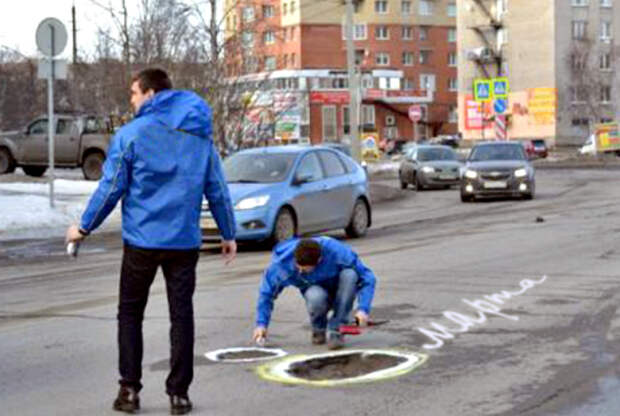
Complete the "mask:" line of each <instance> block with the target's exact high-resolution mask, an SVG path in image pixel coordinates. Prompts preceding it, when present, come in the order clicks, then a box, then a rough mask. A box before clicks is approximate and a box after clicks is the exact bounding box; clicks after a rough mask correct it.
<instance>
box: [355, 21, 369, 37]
mask: <svg viewBox="0 0 620 416" xmlns="http://www.w3.org/2000/svg"><path fill="white" fill-rule="evenodd" d="M367 37H368V31H367V27H366V23H357V24H355V26H354V27H353V39H355V40H364V39H366V38H367Z"/></svg>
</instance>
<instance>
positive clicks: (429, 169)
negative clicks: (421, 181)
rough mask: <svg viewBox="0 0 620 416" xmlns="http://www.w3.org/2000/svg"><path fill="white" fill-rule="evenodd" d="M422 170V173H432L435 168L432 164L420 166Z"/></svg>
mask: <svg viewBox="0 0 620 416" xmlns="http://www.w3.org/2000/svg"><path fill="white" fill-rule="evenodd" d="M422 172H424V173H433V172H435V168H433V167H432V166H424V167H423V168H422Z"/></svg>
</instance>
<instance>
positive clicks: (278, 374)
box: [256, 350, 428, 387]
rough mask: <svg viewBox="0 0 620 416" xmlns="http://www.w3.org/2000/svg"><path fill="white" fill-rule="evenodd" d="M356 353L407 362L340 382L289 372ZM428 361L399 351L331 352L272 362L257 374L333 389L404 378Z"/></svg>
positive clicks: (267, 378) (266, 378) (258, 369)
mask: <svg viewBox="0 0 620 416" xmlns="http://www.w3.org/2000/svg"><path fill="white" fill-rule="evenodd" d="M356 353H357V354H383V355H391V356H394V357H399V358H405V359H406V361H405V362H403V363H401V364H398V365H396V366H393V367H388V368H385V369H383V370H379V371H373V372H372V373H368V374H364V375H363V376H358V377H350V378H343V379H338V380H306V379H303V378H298V377H295V376H293V375H291V374H290V373H288V371H287V370H288V369H289V368H290V367H291V366H292V365H293V364H296V363H299V362H302V361H307V360H312V359H316V358H328V357H336V356H339V355H349V354H356ZM427 359H428V355H426V354H420V353H415V352H406V351H397V350H344V351H338V352H329V353H325V354H313V355H293V356H288V357H286V358H283V359H280V360H277V361H272V362H270V363H268V364H264V365H261V366H259V367H258V368H257V369H256V373H257V374H258V376H259V377H261V378H262V379H264V380H269V381H275V382H278V383H286V384H304V385H309V386H317V387H333V386H340V385H345V384H355V383H368V382H373V381H379V380H385V379H389V378H393V377H398V376H402V375H403V374H407V373H409V372H410V371H413V370H414V369H416V368H418V367H420V366H421V365H422V364H424V363H425V362H426V360H427Z"/></svg>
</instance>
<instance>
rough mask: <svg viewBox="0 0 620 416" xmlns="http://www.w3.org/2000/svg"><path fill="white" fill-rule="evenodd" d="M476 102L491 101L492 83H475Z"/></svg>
mask: <svg viewBox="0 0 620 416" xmlns="http://www.w3.org/2000/svg"><path fill="white" fill-rule="evenodd" d="M474 100H475V101H478V102H480V101H483V102H486V101H491V81H489V80H483V79H477V80H475V81H474Z"/></svg>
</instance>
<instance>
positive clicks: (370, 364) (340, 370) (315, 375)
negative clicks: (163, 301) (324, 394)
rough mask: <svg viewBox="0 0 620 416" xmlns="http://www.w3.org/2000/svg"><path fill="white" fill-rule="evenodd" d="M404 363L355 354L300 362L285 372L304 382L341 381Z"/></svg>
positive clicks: (390, 357) (371, 355) (374, 355)
mask: <svg viewBox="0 0 620 416" xmlns="http://www.w3.org/2000/svg"><path fill="white" fill-rule="evenodd" d="M405 361H407V360H406V359H405V358H403V357H396V356H393V355H386V354H366V353H360V352H356V353H351V354H343V355H337V356H333V357H319V358H313V359H310V360H306V361H301V362H298V363H295V364H293V365H291V366H290V368H289V369H288V370H287V372H288V373H289V374H291V375H293V376H295V377H299V378H303V379H306V380H341V379H343V378H351V377H358V376H362V375H366V374H369V373H373V372H375V371H379V370H385V369H386V368H390V367H394V366H397V365H398V364H401V363H403V362H405Z"/></svg>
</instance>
